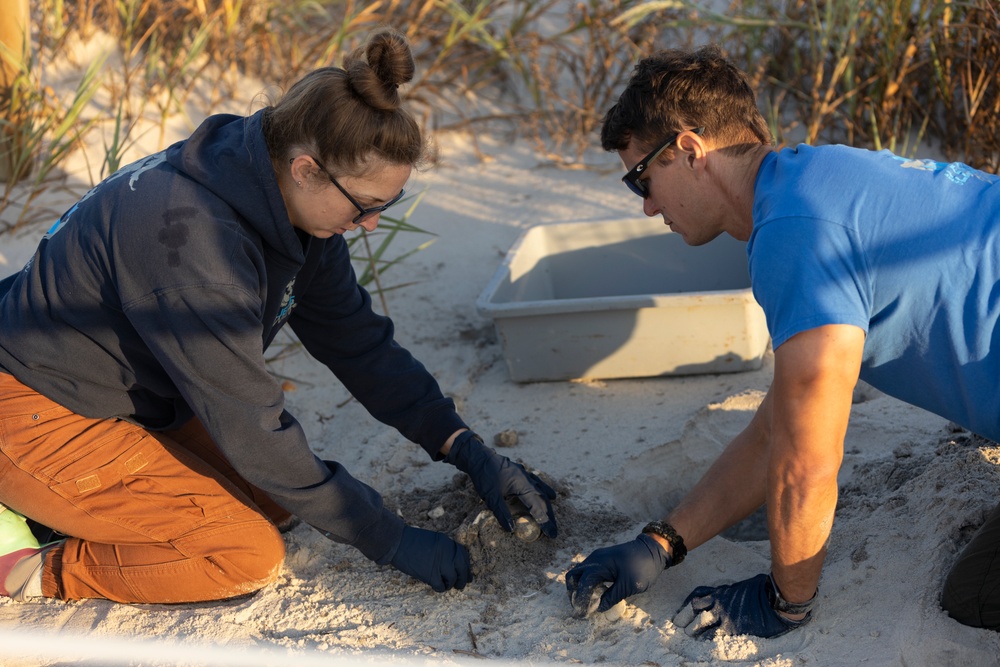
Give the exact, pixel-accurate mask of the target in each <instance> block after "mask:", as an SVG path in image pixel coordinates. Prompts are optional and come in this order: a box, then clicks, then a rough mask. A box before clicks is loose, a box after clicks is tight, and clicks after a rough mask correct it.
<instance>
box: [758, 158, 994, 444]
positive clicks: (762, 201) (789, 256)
mask: <svg viewBox="0 0 1000 667" xmlns="http://www.w3.org/2000/svg"><path fill="white" fill-rule="evenodd" d="M753 218H754V228H753V233H752V234H751V236H750V241H749V244H748V246H747V253H748V255H749V262H750V277H751V283H752V286H753V293H754V296H755V297H756V299H757V301H758V302H759V303H760V305H761V307H763V309H764V312H765V314H766V315H767V323H768V327H769V329H770V332H771V337H772V340H773V345H774V348H775V349H777V348H778V347H779V346H781V344H782V343H784V342H785V341H786V340H788V339H789V338H791V337H792V336H794V335H795V334H797V333H799V332H801V331H805V330H808V329H812V328H815V327H819V326H823V325H826V324H850V325H854V326H857V327H860V328H861V329H863V330H864V331H865V332H866V333H867V338H866V340H865V347H864V356H863V359H862V366H861V378H862V379H863V380H865V381H866V382H868V383H870V384H871V385H873V386H875V387H876V388H878V389H880V390H882V391H884V392H885V393H887V394H889V395H891V396H895V397H897V398H899V399H902V400H904V401H906V402H908V403H912V404H913V405H916V406H919V407H922V408H925V409H927V410H930V411H931V412H934V413H936V414H939V415H941V416H942V417H945V418H947V419H950V420H952V421H955V422H957V423H959V424H962V425H963V426H965V427H966V428H968V429H970V430H972V431H974V432H976V433H979V434H981V435H983V436H986V437H988V438H991V439H994V440H1000V328H998V320H1000V177H997V176H993V175H990V174H986V173H984V172H981V171H977V170H975V169H972V168H971V167H968V166H966V165H964V164H960V163H951V164H943V163H939V162H934V161H932V160H911V159H905V158H901V157H897V156H895V155H893V154H892V153H890V152H889V151H880V152H873V151H867V150H862V149H856V148H849V147H846V146H823V147H812V146H799V147H798V148H796V149H785V150H782V151H780V152H778V153H774V154H771V155H768V156H767V157H766V158H765V159H764V161H763V163H762V164H761V167H760V171H759V172H758V175H757V183H756V186H755V192H754V208H753Z"/></svg>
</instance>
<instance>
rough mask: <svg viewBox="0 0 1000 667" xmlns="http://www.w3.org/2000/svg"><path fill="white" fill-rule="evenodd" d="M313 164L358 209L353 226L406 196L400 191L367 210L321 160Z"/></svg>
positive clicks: (315, 160) (404, 192) (352, 221)
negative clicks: (384, 201) (379, 204)
mask: <svg viewBox="0 0 1000 667" xmlns="http://www.w3.org/2000/svg"><path fill="white" fill-rule="evenodd" d="M294 159H295V158H292V160H293V161H294ZM313 162H315V163H316V166H317V167H319V169H320V171H322V172H323V173H324V174H326V177H327V178H329V179H330V182H331V183H333V184H334V185H335V186H337V189H338V190H340V192H341V193H342V194H343V195H344V196H345V197H347V201H349V202H351V204H353V205H354V208H356V209H358V214H357V215H356V216H354V218H353V219H352V220H351V224H354V225H360V224H361V223H362V222H363V221H364V220H365V219H367V218H370V217H371V216H373V215H377V214H379V213H381V212H383V211H384V210H386V209H387V208H389V207H390V206H392V205H393V204H395V203H397V202H399V200H400V199H402V198H403V195H405V194H406V190H405V189H403V190H400V191H399V194H398V195H396V196H395V197H393V198H392V199H390V200H389V201H387V202H386V203H384V204H382V205H381V206H372V207H371V208H365V207H364V206H362V205H361V204H359V203H358V200H357V199H355V198H354V197H352V196H351V193H350V192H348V191H347V190H345V189H344V186H343V185H341V184H340V183H338V182H337V179H336V178H334V177H333V174H331V173H330V172H328V171H327V170H326V167H324V166H323V165H321V164H320V163H319V160H317V159H316V158H313Z"/></svg>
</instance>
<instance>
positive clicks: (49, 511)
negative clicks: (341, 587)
mask: <svg viewBox="0 0 1000 667" xmlns="http://www.w3.org/2000/svg"><path fill="white" fill-rule="evenodd" d="M0 503H2V504H4V505H6V506H7V507H10V508H11V509H13V510H16V511H18V512H20V513H21V514H24V515H25V516H27V517H30V518H32V519H34V520H35V521H38V522H40V523H42V524H45V525H46V526H49V527H50V528H54V529H55V530H58V531H59V532H61V533H65V534H66V535H69V536H71V537H70V538H69V539H67V540H66V541H65V543H64V544H63V546H62V547H60V548H56V549H53V550H52V551H50V552H49V553H48V555H47V557H46V561H45V567H44V568H43V575H42V592H43V594H44V595H45V596H46V597H58V598H62V599H65V600H77V599H81V598H106V599H108V600H115V601H118V602H147V603H168V602H197V601H206V600H220V599H224V598H229V597H234V596H237V595H241V594H245V593H250V592H253V591H256V590H258V589H260V588H262V587H263V586H265V585H267V584H268V583H270V582H272V581H273V580H274V579H275V577H276V576H277V574H278V572H279V570H280V568H281V563H282V561H283V559H284V556H285V546H284V541H283V540H282V538H281V535H280V534H279V532H278V530H277V529H276V528H275V526H274V523H272V522H277V521H282V520H286V519H288V518H289V514H288V512H286V511H285V510H283V509H282V508H280V507H279V506H278V505H277V504H276V503H274V502H273V501H272V500H271V499H270V498H268V497H267V495H266V494H264V493H263V492H262V491H260V490H259V489H256V488H255V487H253V486H252V485H250V484H249V483H248V482H247V481H246V480H244V479H242V478H241V477H240V476H239V475H238V474H237V473H236V471H235V470H233V468H232V466H230V465H229V463H228V462H227V461H226V459H225V458H224V457H223V456H222V455H221V454H220V453H219V451H218V449H217V448H216V447H215V444H214V443H213V442H212V440H211V438H210V437H209V436H208V434H207V432H206V431H205V429H204V428H203V427H202V425H201V423H200V422H198V421H192V422H190V423H188V424H187V425H186V426H185V427H184V428H182V429H180V430H178V431H170V432H162V433H160V432H155V431H148V430H146V429H143V428H141V427H139V426H136V425H134V424H131V423H128V422H125V421H121V420H112V419H89V418H86V417H82V416H80V415H77V414H75V413H73V412H71V411H69V410H67V409H66V408H64V407H62V406H60V405H59V404H57V403H54V402H52V401H50V400H48V399H47V398H45V397H44V396H41V395H40V394H38V393H37V392H35V391H33V390H31V389H30V388H28V387H26V386H25V385H23V384H21V383H20V382H18V381H17V380H16V379H15V378H14V377H13V376H11V375H9V374H6V373H2V372H0Z"/></svg>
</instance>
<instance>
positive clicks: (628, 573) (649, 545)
mask: <svg viewBox="0 0 1000 667" xmlns="http://www.w3.org/2000/svg"><path fill="white" fill-rule="evenodd" d="M669 564H670V555H669V554H668V553H667V550H666V549H664V548H663V547H662V546H660V543H659V542H657V541H656V540H655V539H653V538H652V537H650V536H649V535H646V534H645V533H643V534H641V535H639V537H637V538H635V539H634V540H632V541H631V542H625V543H624V544H618V545H616V546H613V547H604V548H602V549H598V550H597V551H595V552H594V553H592V554H590V555H589V556H587V558H586V560H584V561H583V562H582V563H580V564H578V565H575V566H574V567H573V568H571V569H570V571H569V572H567V573H566V590H567V592H568V593H569V601H570V604H572V605H573V615H574V616H576V617H577V618H583V617H584V616H587V615H588V614H589V613H591V612H593V611H594V608H593V605H592V598H593V597H594V596H595V590H596V589H597V588H598V586H605V585H607V584H608V583H610V587H609V588H607V590H605V591H604V594H603V595H601V602H600V604H599V605H597V608H596V610H597V611H600V612H604V611H607V610H608V609H611V608H612V607H613V606H615V605H616V604H618V603H619V602H620V601H621V600H624V599H625V598H627V597H628V596H630V595H635V594H636V593H642V592H643V591H645V590H646V589H647V588H649V586H650V585H651V584H652V583H653V582H654V581H656V578H657V577H658V576H660V572H663V570H665V569H666V568H667V567H669Z"/></svg>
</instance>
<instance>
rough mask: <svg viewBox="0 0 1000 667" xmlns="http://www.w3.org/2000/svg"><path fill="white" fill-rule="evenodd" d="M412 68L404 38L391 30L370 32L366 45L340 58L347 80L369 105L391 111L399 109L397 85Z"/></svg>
mask: <svg viewBox="0 0 1000 667" xmlns="http://www.w3.org/2000/svg"><path fill="white" fill-rule="evenodd" d="M415 69H416V67H415V65H414V62H413V54H412V53H411V52H410V45H409V43H407V41H406V38H405V37H404V36H403V35H401V34H399V33H398V32H396V31H394V30H382V31H380V32H377V33H375V34H373V35H372V36H371V37H370V38H369V40H368V42H367V44H365V45H364V46H362V47H360V48H358V49H356V50H355V51H354V52H352V53H351V54H349V55H348V56H347V57H345V58H344V70H345V71H346V72H347V82H348V84H349V85H350V87H351V90H353V91H354V92H355V93H356V94H357V95H358V96H359V97H360V98H361V99H362V100H364V102H365V103H366V104H368V105H369V106H371V107H373V108H375V109H379V110H383V111H391V110H393V109H397V108H399V106H400V105H401V104H402V98H401V97H400V95H399V90H398V87H399V85H400V84H403V83H407V82H409V81H411V80H412V79H413V73H414V71H415Z"/></svg>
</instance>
